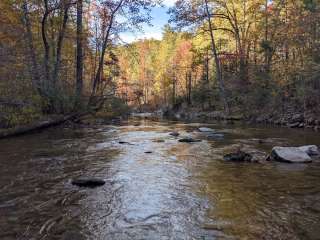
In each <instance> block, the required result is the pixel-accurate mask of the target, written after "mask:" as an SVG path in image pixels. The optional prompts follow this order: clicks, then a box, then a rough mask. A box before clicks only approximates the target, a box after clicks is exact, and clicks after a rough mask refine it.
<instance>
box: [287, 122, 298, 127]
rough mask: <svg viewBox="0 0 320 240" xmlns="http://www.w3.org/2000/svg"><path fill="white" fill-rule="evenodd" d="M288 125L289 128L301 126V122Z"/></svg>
mask: <svg viewBox="0 0 320 240" xmlns="http://www.w3.org/2000/svg"><path fill="white" fill-rule="evenodd" d="M288 127H289V128H299V127H300V122H295V123H290V124H288Z"/></svg>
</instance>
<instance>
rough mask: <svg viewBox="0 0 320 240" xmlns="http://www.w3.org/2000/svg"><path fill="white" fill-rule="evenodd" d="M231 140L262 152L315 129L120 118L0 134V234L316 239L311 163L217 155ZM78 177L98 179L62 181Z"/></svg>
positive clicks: (319, 203) (317, 211)
mask: <svg viewBox="0 0 320 240" xmlns="http://www.w3.org/2000/svg"><path fill="white" fill-rule="evenodd" d="M198 127H210V128H214V129H216V130H217V131H219V132H220V133H223V134H224V137H218V138H216V139H207V138H206V137H204V136H202V135H199V133H198V132H197V128H198ZM171 131H178V132H179V133H180V134H181V135H182V136H189V135H191V136H196V137H197V138H201V139H202V141H201V142H196V143H191V144H190V143H180V142H178V141H177V139H179V138H176V137H173V136H170V135H169V133H170V132H171ZM259 139H260V140H259ZM119 141H125V142H128V143H129V144H120V143H119ZM235 144H241V145H242V146H247V147H250V148H253V149H256V150H259V151H264V152H267V153H268V152H270V150H271V148H272V147H273V146H275V145H283V146H293V145H294V146H296V145H305V144H317V145H320V135H319V133H315V132H312V131H308V130H292V129H285V128H273V127H261V126H244V125H241V124H235V125H227V124H222V123H217V122H212V123H183V122H172V121H160V120H147V119H130V120H128V121H125V122H123V123H122V124H121V125H118V126H115V125H114V126H112V125H98V126H94V127H82V128H71V127H58V128H52V129H49V130H46V131H43V132H41V133H36V134H31V135H25V136H21V137H17V138H10V139H5V140H1V141H0V239H5V240H7V239H8V240H9V239H10V240H11V239H74V240H76V239H77V240H78V239H112V240H113V239H115V240H118V239H119V240H121V239H134V240H136V239H148V240H149V239H161V240H162V239H163V240H165V239H174V240H175V239H177V240H179V239H181V240H188V239H190V240H191V239H199V240H209V239H290V240H294V239H320V162H313V163H310V164H298V165H295V164H285V163H276V162H266V163H263V164H259V163H230V162H225V161H224V160H223V155H224V154H225V153H227V152H228V151H229V149H230V147H232V146H234V145H235ZM149 151H150V152H151V153H145V152H149ZM79 176H91V177H92V176H94V177H99V178H103V179H105V180H106V184H105V185H104V186H102V187H98V188H93V189H91V188H90V189H88V188H78V187H76V186H73V185H72V184H71V183H70V179H72V178H75V177H79Z"/></svg>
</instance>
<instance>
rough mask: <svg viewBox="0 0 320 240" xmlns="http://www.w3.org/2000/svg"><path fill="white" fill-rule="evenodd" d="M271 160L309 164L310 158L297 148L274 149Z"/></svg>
mask: <svg viewBox="0 0 320 240" xmlns="http://www.w3.org/2000/svg"><path fill="white" fill-rule="evenodd" d="M270 160H273V161H278V162H286V163H309V162H312V159H311V158H310V156H309V155H308V154H307V153H306V152H304V151H302V150H301V149H299V148H297V147H274V148H273V149H272V151H271V155H270Z"/></svg>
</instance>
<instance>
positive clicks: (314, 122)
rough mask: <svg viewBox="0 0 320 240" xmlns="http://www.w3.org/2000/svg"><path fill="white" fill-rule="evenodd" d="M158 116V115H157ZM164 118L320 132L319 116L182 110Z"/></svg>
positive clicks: (170, 113) (168, 114)
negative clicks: (238, 123)
mask: <svg viewBox="0 0 320 240" xmlns="http://www.w3.org/2000/svg"><path fill="white" fill-rule="evenodd" d="M157 114H158V113H157ZM162 115H163V116H164V117H168V118H174V119H177V120H221V121H229V122H233V121H244V122H248V123H250V124H268V125H277V126H283V127H289V128H308V129H313V130H314V131H320V116H316V115H315V114H310V113H309V114H303V113H287V114H280V115H279V114H265V115H259V116H250V117H244V116H243V115H241V114H239V115H230V116H226V115H225V114H224V113H223V112H221V111H210V112H206V111H196V110H192V109H188V110H186V109H184V110H179V111H173V110H166V111H163V114H162Z"/></svg>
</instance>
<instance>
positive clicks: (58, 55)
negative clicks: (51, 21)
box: [52, 4, 70, 89]
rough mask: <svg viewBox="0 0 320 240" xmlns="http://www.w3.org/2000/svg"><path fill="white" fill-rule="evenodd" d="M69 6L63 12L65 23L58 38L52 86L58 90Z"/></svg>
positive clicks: (63, 22)
mask: <svg viewBox="0 0 320 240" xmlns="http://www.w3.org/2000/svg"><path fill="white" fill-rule="evenodd" d="M69 8H70V6H69V4H67V5H66V6H65V7H64V11H63V21H62V27H61V30H60V32H59V36H58V43H57V51H56V54H55V55H56V61H55V66H54V71H53V78H52V85H53V88H54V89H56V85H57V81H58V75H59V70H60V64H61V50H62V44H63V39H64V33H65V30H66V27H67V21H68V17H69V16H68V11H69Z"/></svg>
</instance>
